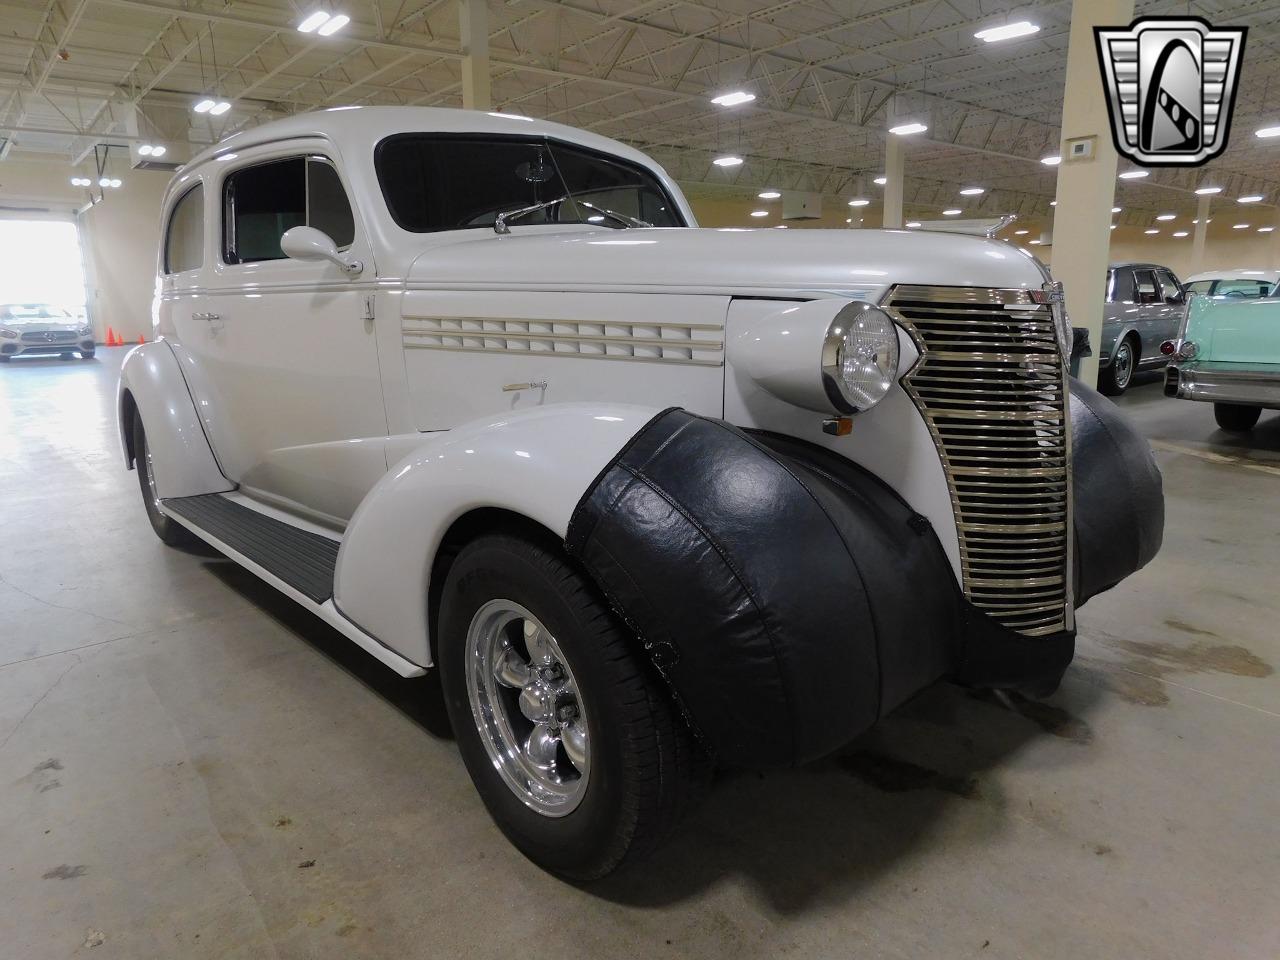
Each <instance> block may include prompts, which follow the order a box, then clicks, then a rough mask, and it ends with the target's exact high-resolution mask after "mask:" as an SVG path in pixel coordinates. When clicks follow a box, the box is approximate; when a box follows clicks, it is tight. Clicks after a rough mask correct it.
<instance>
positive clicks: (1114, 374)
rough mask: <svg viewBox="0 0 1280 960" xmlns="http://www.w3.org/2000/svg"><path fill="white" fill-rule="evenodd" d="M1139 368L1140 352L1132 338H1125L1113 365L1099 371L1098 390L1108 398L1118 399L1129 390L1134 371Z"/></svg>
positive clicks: (1112, 362)
mask: <svg viewBox="0 0 1280 960" xmlns="http://www.w3.org/2000/svg"><path fill="white" fill-rule="evenodd" d="M1137 368H1138V351H1137V348H1136V347H1135V346H1134V343H1133V339H1132V338H1131V337H1125V338H1124V339H1123V340H1121V341H1120V345H1119V346H1118V347H1116V355H1115V356H1114V357H1112V358H1111V363H1110V364H1109V365H1107V366H1106V367H1103V368H1102V369H1101V370H1099V371H1098V389H1099V390H1101V391H1102V392H1103V393H1105V394H1106V395H1107V396H1108V397H1118V396H1120V395H1121V394H1123V393H1124V392H1125V391H1126V390H1128V389H1129V384H1130V383H1132V382H1133V371H1134V370H1136V369H1137Z"/></svg>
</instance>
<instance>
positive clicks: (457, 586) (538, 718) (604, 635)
mask: <svg viewBox="0 0 1280 960" xmlns="http://www.w3.org/2000/svg"><path fill="white" fill-rule="evenodd" d="M557 546H558V545H557V544H555V543H554V542H553V541H550V540H548V541H547V542H545V543H539V542H535V541H533V540H530V539H524V538H521V537H515V536H507V535H499V534H493V535H486V536H483V537H480V538H477V539H476V540H474V541H473V542H472V543H470V544H469V545H467V546H466V547H465V548H464V549H463V550H462V552H461V553H460V554H459V555H458V557H457V559H456V560H455V562H454V564H453V566H452V568H451V569H450V571H449V575H448V579H447V580H446V582H445V586H444V591H443V595H442V598H441V608H440V622H439V636H438V642H437V653H438V658H439V666H440V672H441V683H442V686H443V689H444V695H445V705H446V708H447V710H448V712H449V719H450V722H451V723H452V726H453V730H454V734H455V736H456V737H457V742H458V748H459V750H460V751H461V753H462V759H463V761H464V762H465V764H466V766H467V771H468V773H470V775H471V779H472V781H473V782H474V783H475V786H476V790H477V791H478V792H479V793H480V797H481V799H482V800H483V801H484V804H485V806H486V807H487V808H488V810H489V813H490V815H491V816H492V817H493V819H494V822H495V823H496V824H497V825H498V827H499V829H501V830H502V832H503V833H504V834H506V836H507V838H508V839H509V840H510V841H511V842H512V843H513V844H514V845H515V846H516V847H517V849H519V850H520V851H521V853H523V854H524V855H525V856H527V857H528V858H529V859H530V860H532V861H533V862H534V863H536V864H538V865H539V866H540V867H542V868H543V869H545V870H548V871H550V872H551V873H554V874H557V875H559V876H562V877H565V878H566V879H570V880H575V881H586V880H594V879H597V878H599V877H603V876H604V875H606V874H608V873H611V872H613V871H614V870H616V869H618V868H619V867H620V866H622V865H623V864H626V863H630V862H633V861H635V860H637V859H639V858H641V857H642V856H644V855H645V854H647V853H649V852H650V851H651V850H652V849H653V848H654V847H656V846H657V845H658V843H659V842H660V841H661V840H662V839H663V837H664V836H666V835H667V834H668V833H669V832H670V830H671V829H672V827H674V826H675V824H676V823H677V822H678V821H679V819H680V818H681V816H682V815H683V814H684V813H685V812H686V810H688V809H689V808H690V807H691V806H692V805H693V804H694V803H695V802H696V801H697V800H698V799H699V798H700V797H701V795H702V794H703V793H704V792H705V788H706V786H707V785H708V783H709V781H710V776H711V764H710V761H709V759H708V758H707V756H706V754H705V753H704V752H703V751H702V749H701V748H700V747H699V746H698V744H697V743H696V741H695V740H694V738H693V735H692V733H691V732H690V730H689V728H688V726H687V724H686V723H685V722H684V720H683V718H682V717H681V716H680V713H679V711H678V710H677V708H676V706H675V704H674V703H673V702H672V700H671V697H670V695H669V693H668V692H667V690H666V688H665V686H664V685H663V683H662V680H661V678H660V677H658V676H657V675H656V673H655V672H654V670H653V668H652V666H651V665H650V664H649V663H648V662H647V661H645V660H644V659H642V656H643V654H641V653H640V652H639V651H638V644H637V643H636V641H635V639H634V638H633V637H632V636H631V635H630V634H629V633H628V632H627V630H626V628H625V627H624V625H623V624H622V623H621V622H620V621H619V620H618V619H617V617H616V616H615V615H614V614H613V613H612V611H611V610H610V609H609V607H608V605H607V604H606V603H605V602H604V600H603V598H601V597H600V596H599V594H598V593H597V591H596V589H595V587H594V586H593V584H592V583H591V582H590V581H589V580H588V579H587V578H586V576H585V575H584V574H582V573H581V572H580V571H579V570H578V569H577V568H576V567H574V566H573V565H572V564H571V562H570V561H569V560H567V559H566V558H565V557H564V556H563V555H562V554H561V553H560V552H559V550H558V549H557ZM486 651H487V652H486ZM499 667H500V669H499ZM547 678H550V679H549V680H548V679H547ZM504 745H511V746H513V749H512V750H507V751H505V752H504V751H503V749H502V748H503V746H504ZM583 770H585V776H584V775H583Z"/></svg>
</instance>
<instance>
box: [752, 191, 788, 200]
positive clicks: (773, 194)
mask: <svg viewBox="0 0 1280 960" xmlns="http://www.w3.org/2000/svg"><path fill="white" fill-rule="evenodd" d="M756 196H757V197H759V198H760V199H761V200H777V199H778V198H779V197H780V196H782V194H781V193H779V192H778V191H777V190H766V191H764V193H757V194H756Z"/></svg>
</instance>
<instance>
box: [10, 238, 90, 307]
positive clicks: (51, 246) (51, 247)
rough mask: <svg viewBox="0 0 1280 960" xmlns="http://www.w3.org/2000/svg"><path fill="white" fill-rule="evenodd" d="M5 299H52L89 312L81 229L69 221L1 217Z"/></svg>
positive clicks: (23, 301)
mask: <svg viewBox="0 0 1280 960" xmlns="http://www.w3.org/2000/svg"><path fill="white" fill-rule="evenodd" d="M0 251H3V256H0V304H51V305H53V306H56V307H61V308H62V309H64V310H66V311H68V312H69V313H71V314H73V315H75V316H80V317H84V316H86V313H85V289H86V287H85V276H84V258H83V257H82V255H81V251H80V231H79V229H78V228H77V226H76V224H75V223H73V222H71V221H69V220H17V219H13V220H9V219H0Z"/></svg>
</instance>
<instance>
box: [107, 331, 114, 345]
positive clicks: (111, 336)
mask: <svg viewBox="0 0 1280 960" xmlns="http://www.w3.org/2000/svg"><path fill="white" fill-rule="evenodd" d="M115 345H116V332H115V331H114V330H112V329H111V328H110V327H107V346H108V347H114V346H115Z"/></svg>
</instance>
